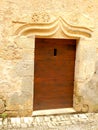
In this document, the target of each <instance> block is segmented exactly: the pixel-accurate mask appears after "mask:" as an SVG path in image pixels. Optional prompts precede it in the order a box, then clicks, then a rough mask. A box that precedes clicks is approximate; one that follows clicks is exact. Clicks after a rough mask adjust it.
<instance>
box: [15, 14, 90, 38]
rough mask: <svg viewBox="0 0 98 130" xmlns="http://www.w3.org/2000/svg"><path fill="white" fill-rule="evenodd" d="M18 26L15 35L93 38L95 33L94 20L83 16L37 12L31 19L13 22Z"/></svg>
mask: <svg viewBox="0 0 98 130" xmlns="http://www.w3.org/2000/svg"><path fill="white" fill-rule="evenodd" d="M13 23H14V24H18V28H17V29H16V31H15V35H24V36H27V35H36V36H38V37H59V38H60V37H68V38H80V37H85V38H86V37H87V38H91V36H92V32H93V22H92V19H90V18H89V17H87V16H85V15H83V14H79V13H78V14H73V13H69V14H66V13H65V14H64V13H58V12H57V13H53V14H52V13H50V12H35V13H33V14H31V15H30V16H29V17H27V19H26V18H23V19H22V17H21V18H20V20H19V21H15V20H13Z"/></svg>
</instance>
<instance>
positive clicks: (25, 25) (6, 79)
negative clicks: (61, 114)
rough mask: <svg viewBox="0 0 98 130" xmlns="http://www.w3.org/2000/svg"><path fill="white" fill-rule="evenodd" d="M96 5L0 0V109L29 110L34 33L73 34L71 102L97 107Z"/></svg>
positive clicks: (84, 107) (88, 108) (91, 109)
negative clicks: (75, 41) (74, 47)
mask: <svg viewBox="0 0 98 130" xmlns="http://www.w3.org/2000/svg"><path fill="white" fill-rule="evenodd" d="M97 8H98V2H97V0H94V1H93V0H89V1H88V0H75V1H74V0H66V1H65V0H60V1H59V0H52V1H51V0H45V1H44V0H36V1H35V0H29V2H28V1H26V0H21V1H20V0H17V1H16V0H1V1H0V113H2V112H7V113H8V114H9V115H12V116H13V115H14V116H16V115H21V116H23V115H25V116H27V115H31V113H32V111H33V83H34V82H33V81H34V47H35V44H34V43H35V36H37V37H53V38H74V39H77V50H76V65H75V83H74V105H73V107H74V109H75V110H76V111H78V112H97V111H98V92H97V91H98V70H97V69H98V44H97V41H98V38H97V35H98V24H97V19H98V16H97V13H96V12H97V10H98V9H97ZM39 29H42V31H39ZM47 30H48V31H47Z"/></svg>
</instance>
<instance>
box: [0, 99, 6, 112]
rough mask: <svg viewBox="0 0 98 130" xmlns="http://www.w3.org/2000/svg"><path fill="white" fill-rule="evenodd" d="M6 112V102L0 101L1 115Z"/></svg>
mask: <svg viewBox="0 0 98 130" xmlns="http://www.w3.org/2000/svg"><path fill="white" fill-rule="evenodd" d="M4 111H5V104H4V101H3V100H2V99H0V113H2V112H4Z"/></svg>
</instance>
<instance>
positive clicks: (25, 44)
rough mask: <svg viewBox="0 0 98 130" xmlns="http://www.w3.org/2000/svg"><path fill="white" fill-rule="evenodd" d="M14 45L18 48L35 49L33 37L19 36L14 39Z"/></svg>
mask: <svg viewBox="0 0 98 130" xmlns="http://www.w3.org/2000/svg"><path fill="white" fill-rule="evenodd" d="M15 43H16V45H17V46H18V47H20V48H25V49H34V48H35V37H34V36H32V37H27V36H20V37H16V38H15Z"/></svg>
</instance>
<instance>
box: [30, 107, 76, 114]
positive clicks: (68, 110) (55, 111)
mask: <svg viewBox="0 0 98 130" xmlns="http://www.w3.org/2000/svg"><path fill="white" fill-rule="evenodd" d="M75 112H76V111H75V110H74V109H73V108H63V109H49V110H38V111H33V113H32V116H40V115H54V114H67V113H69V114H70V113H75Z"/></svg>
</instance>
